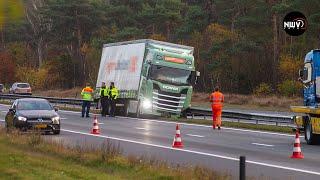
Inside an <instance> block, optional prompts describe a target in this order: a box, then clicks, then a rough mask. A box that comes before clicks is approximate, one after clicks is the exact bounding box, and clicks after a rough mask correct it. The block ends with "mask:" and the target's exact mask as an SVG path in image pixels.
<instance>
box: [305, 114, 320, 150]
mask: <svg viewBox="0 0 320 180" xmlns="http://www.w3.org/2000/svg"><path fill="white" fill-rule="evenodd" d="M304 138H305V140H306V141H307V144H310V145H314V144H318V140H319V137H318V136H317V135H316V134H313V132H312V124H311V123H310V118H308V120H306V121H305V126H304Z"/></svg>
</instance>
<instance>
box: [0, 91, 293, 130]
mask: <svg viewBox="0 0 320 180" xmlns="http://www.w3.org/2000/svg"><path fill="white" fill-rule="evenodd" d="M19 98H43V99H47V100H48V101H49V102H50V103H54V104H64V105H81V104H82V100H81V99H75V98H56V97H43V96H29V95H16V94H0V100H15V99H19ZM93 105H94V106H95V105H96V103H93ZM187 116H191V118H196V117H204V119H205V118H206V117H210V116H212V111H211V109H205V108H198V107H193V108H190V109H189V110H188V111H187ZM222 117H224V118H232V119H235V120H236V121H238V122H240V121H244V120H245V121H250V122H251V123H255V124H261V122H262V123H273V124H275V125H277V126H278V125H280V124H287V125H292V124H293V117H292V116H284V115H272V114H261V113H244V112H237V111H231V110H223V111H222Z"/></svg>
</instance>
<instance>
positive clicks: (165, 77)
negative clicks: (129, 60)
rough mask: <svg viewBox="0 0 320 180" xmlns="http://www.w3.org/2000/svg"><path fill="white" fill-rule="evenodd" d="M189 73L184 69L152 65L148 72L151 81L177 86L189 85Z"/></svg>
mask: <svg viewBox="0 0 320 180" xmlns="http://www.w3.org/2000/svg"><path fill="white" fill-rule="evenodd" d="M191 76H192V73H191V71H188V70H184V69H176V68H171V67H165V66H157V65H153V66H152V67H151V69H150V72H149V77H150V79H152V80H157V81H161V82H167V83H171V84H177V85H189V84H190V83H191V82H190V81H191V79H192V78H191Z"/></svg>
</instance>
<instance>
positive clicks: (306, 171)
mask: <svg viewBox="0 0 320 180" xmlns="http://www.w3.org/2000/svg"><path fill="white" fill-rule="evenodd" d="M61 131H65V132H69V133H74V134H82V135H87V136H95V137H100V138H107V139H113V140H118V141H124V142H129V143H134V144H141V145H146V146H152V147H158V148H163V149H170V150H173V151H182V152H188V153H193V154H199V155H204V156H210V157H216V158H222V159H227V160H232V161H239V159H238V158H234V157H228V156H222V155H217V154H210V153H205V152H199V151H193V150H187V149H176V148H172V147H169V146H162V145H157V144H150V143H144V142H139V141H134V140H128V139H122V138H117V137H111V136H104V135H94V134H90V133H85V132H79V131H73V130H68V129H61ZM246 162H247V163H250V164H256V165H261V166H266V167H272V168H278V169H284V170H289V171H296V172H302V173H306V174H313V175H318V176H320V172H315V171H309V170H304V169H297V168H292V167H287V166H281V165H275V164H268V163H263V162H257V161H250V160H247V161H246Z"/></svg>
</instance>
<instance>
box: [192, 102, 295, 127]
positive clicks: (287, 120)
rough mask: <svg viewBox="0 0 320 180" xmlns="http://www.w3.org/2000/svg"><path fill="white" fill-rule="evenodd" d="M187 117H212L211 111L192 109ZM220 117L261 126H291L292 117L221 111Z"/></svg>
mask: <svg viewBox="0 0 320 180" xmlns="http://www.w3.org/2000/svg"><path fill="white" fill-rule="evenodd" d="M187 115H189V116H191V117H192V118H193V119H194V118H196V117H204V118H205V117H209V116H212V111H211V109H205V108H198V107H193V108H191V109H190V110H189V112H188V113H187ZM222 117H224V118H232V119H235V120H236V121H238V122H240V121H243V120H245V121H251V123H255V124H261V122H263V123H274V124H275V125H276V126H278V125H280V124H287V125H293V124H294V122H293V116H285V115H273V114H263V113H247V112H238V111H231V110H223V111H222Z"/></svg>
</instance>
